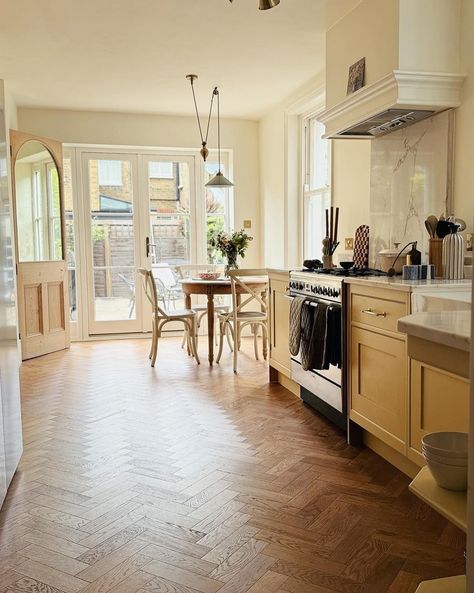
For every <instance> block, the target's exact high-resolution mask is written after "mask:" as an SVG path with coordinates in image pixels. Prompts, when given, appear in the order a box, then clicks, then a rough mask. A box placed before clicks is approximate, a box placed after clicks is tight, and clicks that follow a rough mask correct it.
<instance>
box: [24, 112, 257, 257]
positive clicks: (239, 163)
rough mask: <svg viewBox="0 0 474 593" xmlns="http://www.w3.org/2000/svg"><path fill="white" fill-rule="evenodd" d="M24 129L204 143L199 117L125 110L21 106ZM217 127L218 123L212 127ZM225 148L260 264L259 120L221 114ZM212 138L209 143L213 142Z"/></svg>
mask: <svg viewBox="0 0 474 593" xmlns="http://www.w3.org/2000/svg"><path fill="white" fill-rule="evenodd" d="M18 122H19V123H18V125H19V128H20V129H21V130H22V131H25V132H31V133H32V134H38V135H41V136H48V137H50V138H55V139H57V140H60V141H62V142H70V143H83V144H112V145H122V146H153V147H166V148H195V149H199V148H200V141H199V131H198V127H197V122H196V119H195V118H194V117H177V116H166V115H146V114H128V113H127V114H124V113H105V112H92V111H91V112H89V111H87V112H85V111H66V110H64V111H61V110H52V109H51V110H49V109H19V111H18ZM213 129H214V130H215V127H214V128H213ZM221 137H222V148H226V149H232V150H233V161H234V162H233V173H232V174H233V179H232V180H233V182H234V184H235V190H234V197H235V200H234V204H235V207H234V213H235V225H234V226H235V228H236V229H239V228H242V225H243V220H244V219H251V220H252V228H251V230H250V234H251V235H252V236H253V238H254V240H253V241H252V243H251V244H250V247H249V250H248V254H247V256H246V258H245V264H246V265H248V266H252V267H253V266H259V265H260V264H261V221H260V201H259V183H260V182H259V154H258V123H257V122H255V121H250V120H240V119H222V120H221ZM214 147H215V146H214V142H209V148H214Z"/></svg>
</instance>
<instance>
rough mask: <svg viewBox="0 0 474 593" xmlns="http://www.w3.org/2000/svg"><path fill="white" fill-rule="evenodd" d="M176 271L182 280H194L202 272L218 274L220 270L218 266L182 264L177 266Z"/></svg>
mask: <svg viewBox="0 0 474 593" xmlns="http://www.w3.org/2000/svg"><path fill="white" fill-rule="evenodd" d="M220 267H222V266H220ZM176 271H177V272H178V274H179V276H180V278H194V277H196V276H197V275H198V274H199V273H201V272H218V271H220V270H219V269H218V266H217V265H216V264H182V265H180V266H176Z"/></svg>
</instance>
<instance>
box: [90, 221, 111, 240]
mask: <svg viewBox="0 0 474 593" xmlns="http://www.w3.org/2000/svg"><path fill="white" fill-rule="evenodd" d="M91 232H92V242H93V243H97V242H98V241H105V240H106V239H108V237H109V227H108V226H106V225H105V224H103V223H102V222H97V221H95V220H93V221H92V225H91Z"/></svg>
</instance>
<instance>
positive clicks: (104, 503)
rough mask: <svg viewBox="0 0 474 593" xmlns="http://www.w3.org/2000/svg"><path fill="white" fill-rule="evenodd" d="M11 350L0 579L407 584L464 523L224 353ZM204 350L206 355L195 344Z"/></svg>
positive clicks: (354, 587) (200, 585)
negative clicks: (214, 356) (18, 455)
mask: <svg viewBox="0 0 474 593" xmlns="http://www.w3.org/2000/svg"><path fill="white" fill-rule="evenodd" d="M148 346H149V344H148V342H147V341H144V340H135V341H133V340H130V341H113V342H95V343H88V344H74V345H73V346H72V347H71V350H70V351H69V352H61V353H57V354H52V355H49V356H46V357H43V358H38V359H36V360H32V361H29V362H27V363H26V364H24V365H23V368H22V384H23V424H24V431H25V452H24V456H23V459H22V462H21V465H20V469H19V471H18V474H17V476H16V478H15V479H14V482H13V484H12V486H11V489H10V492H9V495H8V497H7V500H6V503H5V505H4V508H3V510H2V511H1V513H0V519H1V536H0V538H1V539H0V591H1V592H10V593H33V592H43V593H59V592H64V593H76V592H82V593H107V592H110V593H136V592H140V593H196V592H200V593H215V592H217V591H218V592H219V593H334V592H341V593H342V592H344V593H384V592H390V593H409V592H413V591H415V589H416V587H417V584H418V583H419V581H420V580H422V579H425V578H435V577H439V576H447V575H452V574H458V573H462V572H464V565H463V550H464V543H465V542H464V537H463V535H462V534H461V533H460V532H459V531H458V530H457V529H455V528H454V527H452V526H451V525H449V524H448V523H447V522H446V521H444V520H443V519H442V518H441V517H440V516H439V515H437V514H436V513H435V512H434V511H432V510H431V509H429V508H428V507H427V506H425V505H424V504H423V503H421V502H420V501H419V500H417V499H416V498H415V497H414V496H412V495H411V494H410V493H409V492H408V491H407V484H408V479H407V478H406V477H405V476H403V475H402V474H400V473H399V472H398V471H397V470H395V469H394V468H392V467H391V466H389V465H388V464H387V463H385V462H384V461H383V460H381V459H380V458H379V457H377V456H376V455H375V454H373V453H372V452H370V451H368V450H363V451H359V450H356V449H353V448H351V447H348V446H347V445H346V444H345V441H344V438H343V436H342V434H341V433H339V432H338V430H336V429H335V428H333V427H332V426H331V425H330V424H328V423H327V422H326V421H324V420H322V419H321V418H319V417H318V416H317V415H316V414H315V413H314V412H313V411H312V410H311V409H309V408H307V407H305V406H304V405H303V404H302V403H301V402H300V401H299V400H298V399H296V398H295V397H294V396H293V395H291V394H290V393H289V392H287V391H286V390H285V389H283V388H282V387H280V386H275V385H269V384H268V383H267V367H266V366H265V364H264V363H262V362H258V363H257V362H255V360H253V359H252V358H251V355H250V353H251V344H248V345H247V344H244V350H246V351H247V352H249V356H246V355H245V353H244V355H242V356H241V357H240V360H239V365H240V373H239V374H238V375H237V376H234V374H233V373H232V364H231V359H230V355H229V354H228V353H227V354H226V355H225V357H224V360H223V362H222V364H221V365H220V366H215V367H214V368H212V369H210V368H209V367H208V366H207V365H206V364H205V363H203V364H202V365H201V366H200V367H197V365H196V364H195V363H194V361H193V360H192V359H190V358H188V357H187V356H186V355H185V353H184V352H183V351H181V350H180V348H179V342H178V341H177V340H175V339H167V340H163V341H162V342H161V343H160V351H159V358H158V363H157V366H156V368H155V369H151V368H150V366H149V363H148V359H147V348H148ZM202 358H203V360H205V356H203V357H202Z"/></svg>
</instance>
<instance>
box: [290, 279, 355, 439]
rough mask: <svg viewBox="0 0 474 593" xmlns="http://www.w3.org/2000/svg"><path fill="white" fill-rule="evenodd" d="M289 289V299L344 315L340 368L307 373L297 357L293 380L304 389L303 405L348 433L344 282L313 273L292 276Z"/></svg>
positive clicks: (334, 367) (294, 361) (292, 374)
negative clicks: (336, 311) (338, 310)
mask: <svg viewBox="0 0 474 593" xmlns="http://www.w3.org/2000/svg"><path fill="white" fill-rule="evenodd" d="M289 289H290V290H289V296H290V298H294V297H296V296H300V297H304V298H305V299H306V301H307V304H309V305H310V306H317V304H318V303H320V302H322V303H326V304H327V305H328V306H329V307H333V308H337V309H340V311H341V315H342V323H341V335H340V336H338V341H339V343H340V344H341V361H342V364H341V366H340V367H338V366H334V365H329V369H327V370H326V369H324V370H319V369H318V370H316V369H309V370H307V371H306V370H303V367H302V365H301V356H300V353H298V355H297V356H292V358H291V378H292V379H293V381H295V382H296V383H298V384H299V385H300V386H301V398H302V399H303V401H305V402H306V403H307V404H309V405H310V406H311V407H313V408H315V409H316V410H317V411H319V412H321V413H322V414H324V415H325V416H326V417H327V418H329V419H330V420H331V421H332V422H334V423H335V424H337V425H338V426H339V427H340V428H342V429H343V430H346V428H347V426H346V425H347V404H346V401H345V399H346V398H345V397H344V389H343V368H344V363H343V361H344V346H343V344H344V339H343V331H344V330H343V327H344V310H343V306H342V302H343V290H344V285H343V278H342V277H339V276H334V275H329V274H321V273H314V272H291V273H290V285H289ZM328 337H329V336H328Z"/></svg>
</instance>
